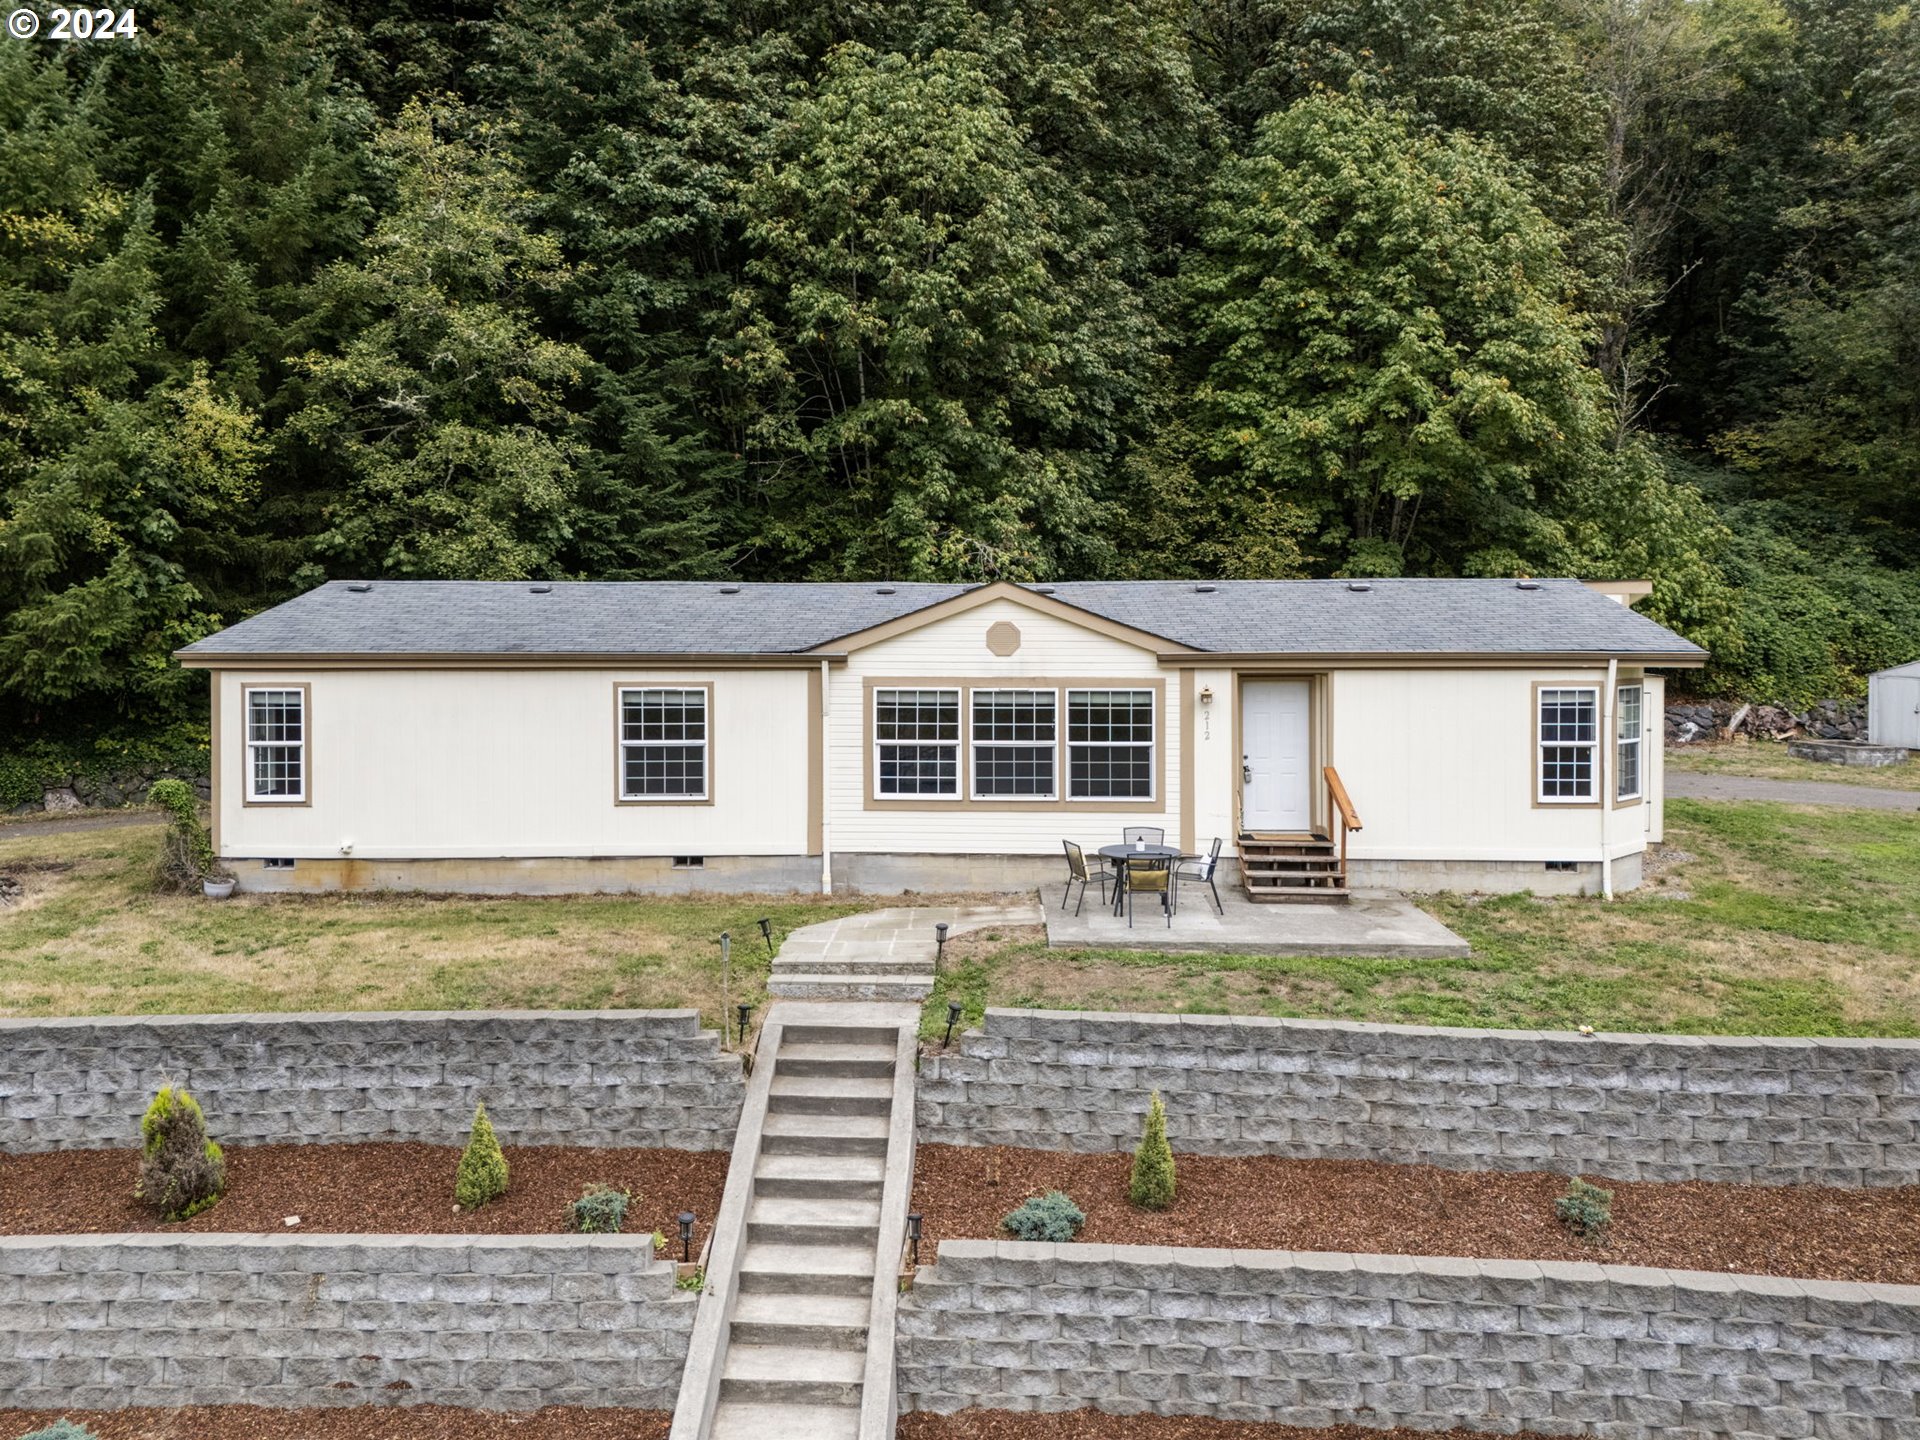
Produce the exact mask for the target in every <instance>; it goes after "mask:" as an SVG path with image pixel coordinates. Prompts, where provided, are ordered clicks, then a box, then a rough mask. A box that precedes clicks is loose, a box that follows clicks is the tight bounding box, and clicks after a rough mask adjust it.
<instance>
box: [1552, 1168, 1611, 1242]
mask: <svg viewBox="0 0 1920 1440" xmlns="http://www.w3.org/2000/svg"><path fill="white" fill-rule="evenodd" d="M1553 1213H1554V1214H1555V1215H1556V1216H1558V1217H1559V1220H1560V1223H1561V1224H1562V1225H1564V1226H1566V1227H1567V1229H1568V1230H1570V1231H1572V1232H1573V1233H1574V1234H1575V1235H1577V1236H1579V1237H1580V1238H1581V1239H1582V1240H1599V1239H1602V1238H1603V1237H1604V1236H1605V1235H1606V1233H1607V1227H1608V1226H1609V1225H1611V1224H1612V1223H1613V1192H1612V1191H1611V1190H1602V1189H1601V1188H1600V1187H1599V1186H1598V1185H1589V1184H1588V1183H1587V1182H1586V1181H1585V1180H1582V1179H1580V1178H1579V1177H1578V1176H1576V1177H1575V1178H1574V1180H1573V1182H1572V1183H1571V1184H1570V1185H1568V1186H1567V1193H1566V1194H1564V1195H1562V1196H1561V1197H1560V1198H1559V1199H1558V1200H1556V1201H1554V1202H1553Z"/></svg>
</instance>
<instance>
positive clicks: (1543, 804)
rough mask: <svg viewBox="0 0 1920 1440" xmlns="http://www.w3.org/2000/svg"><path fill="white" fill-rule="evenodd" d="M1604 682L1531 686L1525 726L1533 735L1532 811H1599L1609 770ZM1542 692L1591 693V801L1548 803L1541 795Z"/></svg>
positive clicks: (1546, 682)
mask: <svg viewBox="0 0 1920 1440" xmlns="http://www.w3.org/2000/svg"><path fill="white" fill-rule="evenodd" d="M1606 689H1607V682H1606V680H1605V679H1604V678H1590V679H1586V680H1536V681H1534V682H1533V718H1532V719H1531V720H1530V721H1529V722H1528V729H1529V731H1530V733H1531V735H1532V741H1531V748H1532V751H1533V760H1532V767H1533V782H1532V790H1531V792H1530V795H1529V798H1530V799H1531V800H1532V802H1533V808H1534V809H1535V810H1598V809H1600V808H1601V807H1602V806H1603V805H1604V804H1605V801H1604V800H1603V799H1602V797H1603V796H1604V795H1605V794H1606V793H1607V782H1608V780H1609V778H1610V777H1611V774H1612V767H1611V766H1609V765H1608V764H1607V750H1608V742H1607V740H1606V737H1605V734H1604V730H1605V713H1604V712H1605V709H1606V707H1605V705H1604V704H1603V703H1602V700H1603V697H1604V696H1605V694H1606ZM1542 690H1591V691H1592V692H1593V798H1592V799H1590V800H1547V799H1543V798H1542V797H1541V795H1540V751H1541V748H1542V744H1543V742H1542V741H1541V739H1540V692H1541V691H1542Z"/></svg>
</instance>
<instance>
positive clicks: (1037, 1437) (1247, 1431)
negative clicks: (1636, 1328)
mask: <svg viewBox="0 0 1920 1440" xmlns="http://www.w3.org/2000/svg"><path fill="white" fill-rule="evenodd" d="M895 1433H896V1435H897V1436H898V1437H899V1440H1482V1437H1481V1432H1479V1431H1475V1430H1443V1431H1433V1430H1407V1429H1402V1428H1400V1427H1397V1426H1396V1427H1395V1428H1393V1429H1390V1430H1382V1429H1375V1428H1374V1427H1372V1426H1363V1425H1331V1426H1328V1427H1327V1428H1326V1429H1324V1430H1305V1429H1301V1428H1300V1427H1299V1426H1295V1425H1257V1424H1253V1423H1251V1422H1248V1421H1244V1420H1207V1419H1202V1418H1200V1417H1197V1416H1191V1415H1124V1416H1123V1415H1102V1414H1101V1413H1100V1412H1099V1411H1097V1410H1074V1411H1071V1412H1069V1413H1067V1414H1065V1415H1022V1414H1018V1413H1016V1412H1014V1411H1011V1410H962V1411H961V1412H960V1413H959V1414H957V1415H919V1414H916V1415H902V1416H901V1417H900V1428H899V1429H898V1430H897V1431H896V1432H895ZM1534 1433H1535V1432H1533V1431H1530V1430H1523V1431H1520V1432H1518V1434H1517V1435H1514V1436H1508V1437H1505V1440H1527V1437H1529V1436H1531V1435H1533V1434H1534ZM112 1440H117V1437H112Z"/></svg>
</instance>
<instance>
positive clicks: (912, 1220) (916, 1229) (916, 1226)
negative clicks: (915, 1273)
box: [907, 1210, 927, 1267]
mask: <svg viewBox="0 0 1920 1440" xmlns="http://www.w3.org/2000/svg"><path fill="white" fill-rule="evenodd" d="M926 1218H927V1217H926V1216H924V1215H922V1214H921V1213H920V1212H919V1211H918V1210H916V1211H914V1212H913V1213H912V1214H911V1215H909V1216H907V1243H908V1244H909V1245H910V1246H912V1247H913V1248H912V1249H911V1250H910V1251H909V1252H908V1254H909V1263H911V1264H912V1265H914V1266H915V1267H918V1266H919V1264H920V1225H921V1222H922V1221H924V1220H925V1219H926Z"/></svg>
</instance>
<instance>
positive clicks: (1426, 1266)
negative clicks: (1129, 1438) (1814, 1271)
mask: <svg viewBox="0 0 1920 1440" xmlns="http://www.w3.org/2000/svg"><path fill="white" fill-rule="evenodd" d="M899 1333H900V1336H901V1339H900V1348H899V1352H898V1353H899V1381H900V1400H901V1407H902V1408H903V1409H920V1410H937V1411H953V1410H959V1409H963V1408H965V1407H967V1406H983V1407H986V1408H990V1409H1002V1410H1042V1411H1055V1410H1072V1409H1078V1408H1081V1407H1083V1406H1088V1405H1092V1406H1095V1407H1097V1408H1099V1409H1101V1410H1105V1411H1108V1412H1110V1413H1113V1414H1135V1413H1140V1412H1145V1411H1154V1412H1158V1413H1162V1414H1182V1415H1209V1416H1216V1417H1220V1418H1223V1419H1233V1420H1264V1421H1274V1422H1279V1423H1284V1424H1290V1425H1301V1426H1325V1425H1335V1424H1341V1423H1348V1422H1352V1423H1358V1424H1363V1425H1371V1426H1380V1427H1385V1426H1394V1425H1404V1426H1409V1427H1413V1428H1417V1429H1426V1430H1445V1429H1449V1428H1451V1427H1454V1426H1467V1427H1470V1428H1472V1429H1476V1430H1495V1431H1516V1430H1532V1431H1537V1432H1543V1433H1547V1434H1587V1435H1594V1436H1600V1437H1604V1440H1666V1437H1670V1436H1672V1435H1675V1434H1683V1433H1684V1434H1694V1435H1709V1436H1741V1437H1746V1440H1756V1437H1772V1440H1803V1437H1809V1436H1818V1437H1821V1440H1912V1437H1913V1436H1914V1435H1915V1434H1916V1433H1920V1418H1916V1417H1917V1415H1920V1411H1916V1393H1917V1392H1920V1287H1913V1286H1898V1285H1854V1284H1838V1283H1828V1282H1822V1281H1810V1280H1780V1279H1769V1278H1766V1277H1761V1276H1749V1275H1721V1274H1701V1273H1696V1272H1689V1271H1667V1270H1648V1269H1635V1268H1629V1267H1625V1266H1611V1265H1586V1264H1566V1263H1553V1262H1540V1263H1538V1264H1535V1263H1531V1262H1525V1261H1507V1260H1497V1261H1496V1260H1459V1259H1444V1258H1413V1257H1408V1256H1393V1255H1338V1254H1323V1253H1294V1252H1289V1251H1284V1250H1275V1251H1250V1250H1169V1249H1160V1248H1146V1247H1135V1246H1124V1245H1121V1246H1109V1245H1058V1246H1055V1245H1027V1244H1015V1243H1010V1242H998V1241H990V1240H989V1241H953V1240H949V1241H944V1242H942V1244H941V1246H940V1253H939V1260H938V1263H937V1264H936V1265H935V1266H934V1267H933V1268H931V1269H929V1270H923V1271H921V1272H920V1274H919V1277H918V1278H917V1279H916V1280H915V1282H914V1287H913V1290H912V1291H911V1293H909V1294H908V1295H906V1296H904V1297H903V1298H902V1300H901V1305H900V1315H899Z"/></svg>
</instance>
